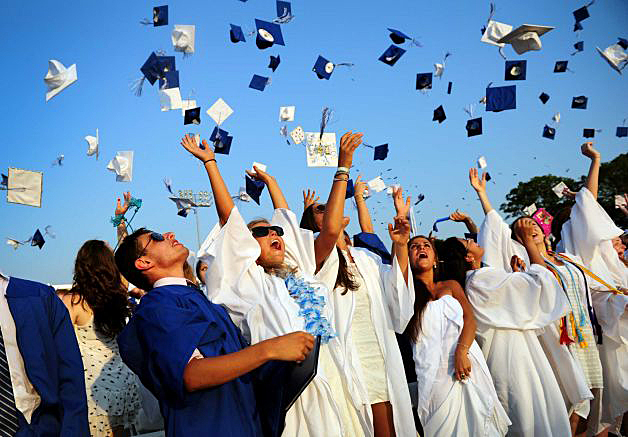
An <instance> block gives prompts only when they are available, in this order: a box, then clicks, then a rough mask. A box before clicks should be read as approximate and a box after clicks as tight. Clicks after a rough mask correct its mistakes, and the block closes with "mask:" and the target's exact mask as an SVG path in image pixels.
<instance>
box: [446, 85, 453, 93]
mask: <svg viewBox="0 0 628 437" xmlns="http://www.w3.org/2000/svg"><path fill="white" fill-rule="evenodd" d="M452 85H453V83H452V82H449V85H447V94H451V87H452Z"/></svg>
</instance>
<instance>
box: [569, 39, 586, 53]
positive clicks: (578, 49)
mask: <svg viewBox="0 0 628 437" xmlns="http://www.w3.org/2000/svg"><path fill="white" fill-rule="evenodd" d="M573 48H574V49H576V51H575V52H573V53H572V54H571V56H573V55H575V54H576V53H580V52H582V51H583V50H584V41H578V42H577V43H575V44H574V45H573Z"/></svg>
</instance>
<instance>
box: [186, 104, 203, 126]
mask: <svg viewBox="0 0 628 437" xmlns="http://www.w3.org/2000/svg"><path fill="white" fill-rule="evenodd" d="M183 124H201V107H200V106H199V107H197V108H191V109H186V110H185V116H184V117H183Z"/></svg>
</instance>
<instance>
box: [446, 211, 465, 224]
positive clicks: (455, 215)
mask: <svg viewBox="0 0 628 437" xmlns="http://www.w3.org/2000/svg"><path fill="white" fill-rule="evenodd" d="M468 218H469V216H468V215H466V214H465V213H464V212H461V211H458V210H455V211H454V212H452V213H451V214H450V215H449V220H451V221H454V222H463V221H465V220H467V219H468Z"/></svg>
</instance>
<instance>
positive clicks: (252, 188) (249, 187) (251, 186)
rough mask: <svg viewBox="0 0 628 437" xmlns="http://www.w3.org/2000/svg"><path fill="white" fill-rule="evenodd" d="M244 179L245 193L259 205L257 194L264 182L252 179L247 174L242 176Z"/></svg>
mask: <svg viewBox="0 0 628 437" xmlns="http://www.w3.org/2000/svg"><path fill="white" fill-rule="evenodd" d="M244 179H246V194H248V195H249V196H251V199H253V200H254V201H255V203H257V204H258V205H259V196H260V195H261V194H262V191H264V187H265V184H264V182H262V181H258V180H256V179H253V178H251V177H250V176H249V175H246V176H244Z"/></svg>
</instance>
